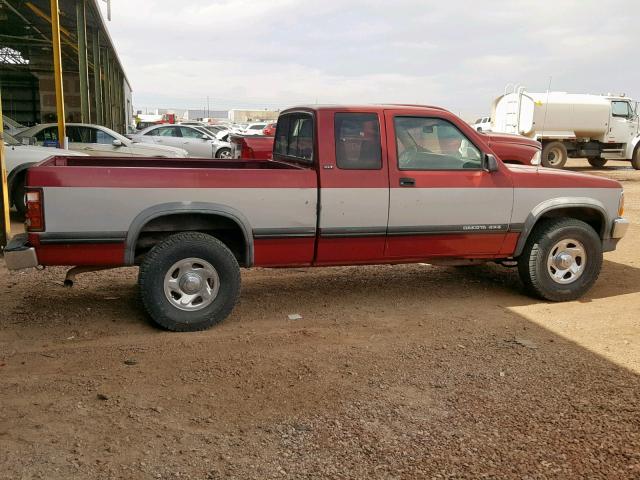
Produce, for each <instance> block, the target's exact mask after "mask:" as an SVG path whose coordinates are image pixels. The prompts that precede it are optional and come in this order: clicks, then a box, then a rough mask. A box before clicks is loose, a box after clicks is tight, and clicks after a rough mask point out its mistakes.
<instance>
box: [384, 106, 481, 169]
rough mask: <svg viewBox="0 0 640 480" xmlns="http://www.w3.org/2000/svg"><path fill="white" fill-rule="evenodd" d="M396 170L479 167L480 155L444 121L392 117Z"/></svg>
mask: <svg viewBox="0 0 640 480" xmlns="http://www.w3.org/2000/svg"><path fill="white" fill-rule="evenodd" d="M394 124H395V131H396V148H397V152H398V167H399V168H400V170H464V169H475V170H479V169H481V168H482V154H481V152H480V150H478V149H477V148H476V147H475V146H474V145H473V144H472V143H471V141H469V139H467V137H465V136H464V134H463V133H462V132H461V131H460V130H458V128H457V127H456V126H455V125H453V124H452V123H450V122H448V121H447V120H443V119H440V118H425V117H396V118H395V119H394Z"/></svg>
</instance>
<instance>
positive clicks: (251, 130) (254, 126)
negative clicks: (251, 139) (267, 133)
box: [243, 122, 269, 135]
mask: <svg viewBox="0 0 640 480" xmlns="http://www.w3.org/2000/svg"><path fill="white" fill-rule="evenodd" d="M267 125H269V122H259V123H250V124H249V126H247V128H245V130H244V132H243V135H262V131H263V130H264V128H265V127H266V126H267Z"/></svg>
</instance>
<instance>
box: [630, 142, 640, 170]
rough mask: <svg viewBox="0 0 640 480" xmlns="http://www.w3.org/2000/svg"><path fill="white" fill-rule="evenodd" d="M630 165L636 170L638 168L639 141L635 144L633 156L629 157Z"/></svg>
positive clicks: (639, 162)
mask: <svg viewBox="0 0 640 480" xmlns="http://www.w3.org/2000/svg"><path fill="white" fill-rule="evenodd" d="M631 166H632V167H633V168H635V169H636V170H640V143H639V144H638V145H636V148H635V150H634V151H633V157H632V158H631Z"/></svg>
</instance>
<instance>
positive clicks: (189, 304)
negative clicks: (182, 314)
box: [164, 258, 220, 312]
mask: <svg viewBox="0 0 640 480" xmlns="http://www.w3.org/2000/svg"><path fill="white" fill-rule="evenodd" d="M219 289H220V277H219V276H218V272H217V271H216V269H215V268H214V267H213V265H211V264H210V263H209V262H207V261H206V260H202V259H201V258H185V259H183V260H180V261H178V262H176V263H174V264H173V265H172V266H171V268H170V269H169V270H168V271H167V274H166V275H165V277H164V294H165V296H166V297H167V300H169V303H171V305H173V306H174V307H176V308H178V309H180V310H185V311H188V312H194V311H197V310H202V309H203V308H206V307H208V306H209V305H211V303H212V302H213V301H214V300H215V299H216V297H217V296H218V290H219Z"/></svg>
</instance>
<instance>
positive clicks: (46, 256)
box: [36, 243, 125, 266]
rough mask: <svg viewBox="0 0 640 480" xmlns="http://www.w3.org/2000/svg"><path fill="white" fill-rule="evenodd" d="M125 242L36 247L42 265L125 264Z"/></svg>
mask: <svg viewBox="0 0 640 480" xmlns="http://www.w3.org/2000/svg"><path fill="white" fill-rule="evenodd" d="M124 250H125V244H124V243H113V244H112V243H106V244H94V243H77V244H61V245H40V246H37V247H36V254H37V255H38V262H39V263H40V264H41V265H69V266H71V265H100V266H103V265H112V266H119V265H124Z"/></svg>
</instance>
